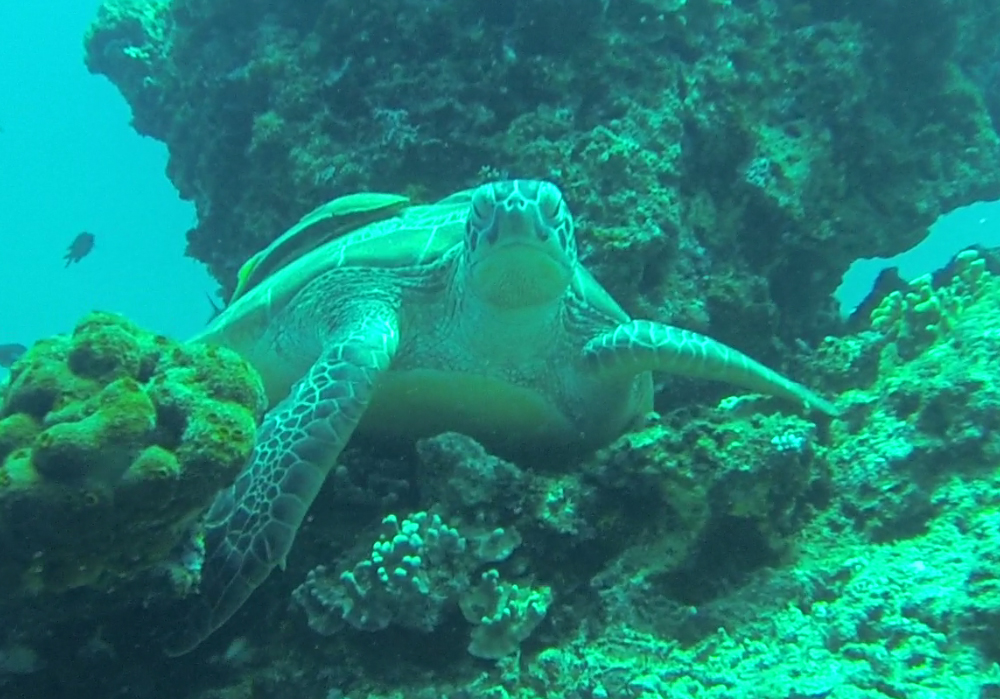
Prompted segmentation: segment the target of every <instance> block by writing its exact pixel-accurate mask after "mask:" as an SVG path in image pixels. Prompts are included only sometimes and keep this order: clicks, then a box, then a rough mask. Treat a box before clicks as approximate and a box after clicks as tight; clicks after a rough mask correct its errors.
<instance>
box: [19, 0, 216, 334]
mask: <svg viewBox="0 0 1000 699" xmlns="http://www.w3.org/2000/svg"><path fill="white" fill-rule="evenodd" d="M99 4H100V3H99V2H98V0H72V1H69V0H59V1H57V2H46V3H15V2H3V3H0V56H2V57H3V59H2V62H0V95H3V99H2V100H0V129H2V130H3V131H2V133H0V172H2V173H3V174H2V186H0V279H2V286H0V290H2V291H0V343H3V342H21V343H24V344H30V343H31V342H33V341H34V340H36V339H38V338H40V337H44V336H48V335H51V334H53V333H57V332H64V331H66V330H69V329H71V328H72V326H73V325H74V323H75V322H76V321H77V320H78V319H79V318H80V316H81V315H83V314H85V313H87V312H88V311H91V310H94V309H102V310H110V311H117V312H120V313H124V314H126V315H128V316H129V317H131V318H132V319H133V320H135V321H137V322H139V323H140V324H142V325H144V326H146V327H149V328H151V329H154V330H156V331H159V332H162V333H165V334H169V335H172V336H175V337H181V338H183V337H187V336H188V335H190V334H192V333H193V332H194V331H196V330H197V329H198V328H200V327H201V326H203V325H204V323H205V320H206V318H207V317H208V313H209V310H210V309H209V305H208V302H207V301H206V299H205V292H206V291H211V290H213V289H214V288H215V286H216V285H215V284H214V282H213V281H212V280H211V279H210V277H209V276H208V274H207V273H206V272H205V270H204V267H203V266H202V265H201V264H200V263H197V262H195V261H193V260H190V259H188V258H185V257H184V256H183V252H184V245H185V232H186V231H187V229H188V228H189V227H190V226H191V224H192V223H193V222H194V216H195V214H194V208H193V206H192V205H191V204H190V203H188V202H183V201H181V200H180V199H179V198H178V196H177V192H176V190H175V189H174V187H173V185H171V184H170V182H169V180H168V179H167V177H166V175H165V174H164V168H165V166H166V162H167V151H166V147H165V146H164V145H163V144H161V143H159V142H156V141H153V140H151V139H148V138H143V137H142V136H139V135H138V134H136V133H135V132H134V131H133V130H132V128H131V126H130V125H129V121H130V119H131V113H130V110H129V107H128V106H127V105H126V103H125V101H124V99H122V97H121V95H120V94H119V93H118V91H117V90H116V89H115V88H114V87H113V86H112V85H111V84H110V83H109V82H108V81H107V80H106V79H105V78H103V77H98V76H93V75H90V74H89V73H88V72H87V69H86V67H85V66H84V64H83V35H84V31H85V29H86V27H87V24H88V23H89V21H90V20H91V19H92V17H93V16H94V14H95V12H96V10H97V7H98V5H99ZM82 230H86V231H90V232H92V233H94V234H95V235H96V236H97V244H96V247H95V249H94V251H93V252H92V253H91V255H90V256H89V257H87V258H86V259H84V260H83V261H82V262H81V263H80V264H77V265H72V266H70V267H69V268H68V269H66V268H65V267H64V264H65V263H64V261H63V259H62V258H63V254H64V252H65V249H66V246H67V245H68V244H69V242H70V241H71V240H72V239H73V238H74V237H75V236H76V235H77V233H79V232H80V231H82Z"/></svg>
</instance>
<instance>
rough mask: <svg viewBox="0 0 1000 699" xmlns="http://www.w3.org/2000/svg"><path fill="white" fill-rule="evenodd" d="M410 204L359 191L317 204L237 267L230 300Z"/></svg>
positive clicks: (394, 197) (403, 199)
mask: <svg viewBox="0 0 1000 699" xmlns="http://www.w3.org/2000/svg"><path fill="white" fill-rule="evenodd" d="M409 203H410V200H409V199H408V198H407V197H405V196H403V195H401V194H382V193H379V192H360V193H357V194H348V195H346V196H343V197H338V198H337V199H334V200H332V201H328V202H326V203H325V204H322V205H320V206H317V207H316V208H315V209H313V210H312V211H310V212H309V213H307V214H306V215H305V216H303V217H302V218H301V219H299V221H298V223H296V224H295V225H294V226H292V227H291V228H289V229H288V230H287V231H285V233H283V234H282V235H281V236H280V237H278V238H277V239H275V240H274V242H272V243H271V244H270V245H268V246H267V247H266V248H264V249H263V250H261V251H260V252H258V253H257V254H255V255H254V256H253V257H251V258H250V259H249V260H247V261H246V262H245V263H244V264H243V266H242V267H240V271H239V273H238V274H237V276H236V289H235V291H233V295H232V298H230V299H229V303H230V304H231V303H232V302H233V301H235V300H236V299H238V298H240V297H241V296H243V295H245V294H246V293H247V292H248V291H249V290H250V289H252V288H254V287H255V286H257V285H258V284H260V282H261V281H262V280H264V279H266V278H268V277H269V276H271V275H272V274H274V273H275V272H277V271H279V270H281V269H282V268H284V267H287V266H288V264H289V263H290V262H292V261H293V260H296V259H298V258H300V257H302V256H304V255H306V254H308V253H309V252H311V251H313V250H315V249H316V248H317V247H319V246H320V245H323V244H324V243H327V242H329V241H331V240H333V239H335V238H338V237H340V236H342V235H344V234H345V233H348V232H350V231H353V230H357V229H358V228H360V227H362V226H365V225H367V224H369V223H372V222H374V221H381V220H384V219H387V218H390V217H392V216H395V215H396V214H397V213H399V212H400V211H401V210H402V209H404V208H405V207H406V206H407V205H408V204H409Z"/></svg>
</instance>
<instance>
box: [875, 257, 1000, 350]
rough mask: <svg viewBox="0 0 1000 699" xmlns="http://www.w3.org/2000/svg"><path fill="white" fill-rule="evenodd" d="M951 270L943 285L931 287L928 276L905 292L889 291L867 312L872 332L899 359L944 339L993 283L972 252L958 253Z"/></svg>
mask: <svg viewBox="0 0 1000 699" xmlns="http://www.w3.org/2000/svg"><path fill="white" fill-rule="evenodd" d="M951 271H952V277H951V280H950V281H949V282H948V283H947V284H940V285H937V286H935V284H934V280H933V278H932V277H931V275H930V274H925V275H923V276H921V277H919V278H917V279H914V280H913V281H912V282H911V283H910V286H911V288H910V290H909V291H906V292H901V291H893V292H892V293H891V294H888V295H887V296H886V297H885V298H884V299H882V301H881V302H880V303H879V305H878V306H877V307H876V308H875V309H874V310H873V311H872V312H871V316H870V320H871V325H872V329H874V330H877V331H878V332H880V333H882V334H883V335H885V336H886V337H887V338H888V339H890V340H892V342H893V344H892V345H890V347H891V349H892V350H894V351H895V352H897V353H898V354H899V356H900V357H902V358H904V359H909V358H912V357H915V356H916V355H918V354H920V353H921V352H923V351H924V350H926V349H927V348H928V347H930V346H931V345H933V344H934V343H936V342H937V341H939V340H941V339H942V338H944V337H946V336H947V335H948V334H949V333H950V331H951V329H952V328H953V327H954V325H955V323H956V321H957V320H958V318H959V316H960V315H961V314H962V312H963V311H964V310H965V309H966V308H968V307H969V306H970V305H971V304H972V303H974V302H975V301H976V300H977V299H979V298H980V296H981V295H982V293H983V290H984V289H985V288H986V287H987V286H988V285H989V284H991V283H993V281H994V277H993V275H991V274H990V272H989V271H988V270H987V268H986V260H985V259H984V258H983V257H981V256H980V255H979V253H978V252H976V251H975V250H964V251H962V252H960V253H959V254H958V255H957V256H956V257H955V260H954V263H953V266H952V270H951Z"/></svg>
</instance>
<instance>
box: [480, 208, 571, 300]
mask: <svg viewBox="0 0 1000 699" xmlns="http://www.w3.org/2000/svg"><path fill="white" fill-rule="evenodd" d="M554 237H555V236H553V234H552V233H551V231H550V230H549V229H548V228H546V227H545V226H540V225H539V221H538V220H537V217H535V216H533V215H532V213H531V212H530V211H523V210H515V211H506V212H504V213H503V214H502V215H498V216H497V217H496V219H495V220H494V222H493V226H492V228H491V230H489V231H488V232H487V233H486V234H485V235H484V240H483V241H482V242H483V244H482V245H481V246H480V249H479V250H478V254H477V255H476V258H477V259H476V260H475V261H474V262H473V264H472V265H471V269H470V272H471V278H470V283H471V286H472V289H473V291H474V292H475V293H476V294H477V295H478V296H479V297H480V298H482V299H483V300H484V301H486V302H488V303H490V304H491V305H494V306H499V307H503V308H517V307H528V306H536V305H539V304H544V303H551V302H553V301H556V300H558V299H560V298H561V297H562V295H563V294H564V293H565V291H566V288H567V286H568V285H569V283H570V279H571V277H572V269H571V267H570V264H569V261H568V260H567V259H566V255H565V254H564V252H563V250H562V248H561V247H560V245H559V243H558V241H557V240H554V239H553V238H554Z"/></svg>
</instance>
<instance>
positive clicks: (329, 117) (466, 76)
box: [86, 0, 1000, 363]
mask: <svg viewBox="0 0 1000 699" xmlns="http://www.w3.org/2000/svg"><path fill="white" fill-rule="evenodd" d="M896 12H899V13H902V14H903V15H905V16H906V17H907V18H909V17H919V18H920V21H916V20H911V21H906V22H905V23H904V24H903V25H902V26H900V22H897V21H896V19H895V13H896ZM345 18H349V19H345ZM998 31H1000V13H998V12H997V10H996V8H995V7H993V6H992V5H991V4H989V3H988V2H986V1H985V0H962V1H957V0H921V1H920V3H919V7H918V8H916V9H912V10H911V9H906V10H903V9H900V8H899V3H898V2H895V1H894V0H882V1H881V2H879V3H878V7H877V9H875V10H873V9H871V8H870V7H869V6H868V4H865V3H856V2H848V3H836V2H828V1H825V0H812V1H811V2H785V1H784V0H763V1H761V2H754V3H750V4H747V3H737V2H713V1H711V0H698V1H696V2H673V1H666V0H615V2H601V0H584V1H583V2H578V3H574V4H573V6H572V8H570V7H569V6H567V5H566V3H565V2H563V1H562V0H541V1H539V2H530V3H529V2H523V3H514V2H500V3H495V4H490V3H488V4H486V5H475V4H469V3H465V2H434V3H430V4H427V3H416V2H413V1H412V0H387V1H386V2H381V3H379V4H378V5H371V6H366V7H365V8H361V7H358V6H357V5H356V4H354V3H349V2H347V1H346V0H323V1H320V0H314V1H310V2H303V3H297V4H295V5H294V6H291V5H289V6H287V7H282V8H277V7H272V6H270V5H268V4H266V3H260V2H250V3H245V2H244V3H236V2H232V1H231V0H175V1H174V2H172V3H169V4H166V3H163V2H146V1H144V0H107V2H105V3H104V5H103V6H102V7H101V9H100V11H99V12H98V15H97V18H96V19H95V21H94V22H93V25H92V26H91V28H90V30H89V33H88V36H87V40H86V48H87V62H88V66H89V67H90V69H91V70H92V71H94V72H97V73H101V74H104V75H107V76H108V77H109V78H110V79H111V80H112V81H113V82H114V83H115V84H116V85H117V86H118V88H119V89H120V90H121V92H122V94H123V95H125V97H126V99H127V100H128V101H129V103H130V104H131V105H132V107H133V112H134V115H135V120H134V124H135V127H136V129H137V130H138V131H139V132H141V133H143V134H147V135H150V136H152V137H154V138H157V139H160V140H162V141H164V142H165V143H166V144H167V146H168V148H169V149H170V153H171V161H170V168H169V174H170V176H171V178H172V180H173V182H174V183H175V184H176V185H177V187H178V189H179V190H180V192H181V193H182V196H184V197H186V198H190V199H192V200H194V202H195V204H196V206H197V210H198V224H197V226H196V227H195V228H194V229H193V230H192V231H191V232H190V234H189V252H190V254H191V255H193V256H194V257H196V258H198V259H200V260H203V261H205V262H207V263H208V264H209V266H210V268H211V269H212V271H213V273H214V274H215V275H216V277H217V278H219V279H220V280H221V281H222V282H223V284H224V285H225V286H226V288H227V289H229V290H231V289H232V288H233V286H234V284H235V275H236V270H237V268H238V267H239V265H240V264H242V262H243V261H244V260H245V259H246V258H247V257H249V255H250V254H251V253H253V252H254V251H256V250H258V249H260V248H262V247H264V245H265V244H267V243H268V242H269V241H270V240H271V239H272V238H273V237H274V236H276V235H278V234H279V233H280V232H281V231H282V230H284V229H285V228H287V226H288V225H289V224H290V223H292V222H293V221H295V220H296V219H297V218H298V217H299V216H301V215H302V214H303V213H305V212H307V211H309V210H311V209H312V207H313V206H315V205H316V203H317V202H319V201H324V200H327V199H329V198H331V197H332V196H336V195H339V194H344V193H347V192H351V191H356V190H376V191H401V192H405V193H407V194H411V195H413V196H414V197H415V198H416V199H421V198H423V199H432V198H436V197H438V196H441V195H445V194H448V193H450V192H452V191H455V190H458V189H462V188H465V187H468V186H471V185H473V184H478V183H479V182H481V181H482V180H483V179H486V178H495V177H500V176H506V175H508V174H512V175H516V176H531V177H539V178H548V179H552V180H554V181H556V182H557V183H558V184H559V186H560V187H561V188H562V189H563V191H565V192H566V193H567V194H568V199H569V201H570V203H571V206H572V207H573V208H574V211H575V213H576V214H577V216H578V217H579V219H580V226H579V228H580V230H581V232H582V236H583V238H584V241H583V242H584V244H583V246H582V250H583V252H584V254H585V255H586V256H587V258H588V265H590V266H591V267H592V268H595V269H596V270H597V274H598V277H599V278H600V279H601V281H602V282H604V283H605V284H606V285H607V286H608V287H609V288H610V290H611V292H612V294H613V295H614V296H615V297H616V298H618V299H619V300H620V301H621V302H622V303H623V304H625V306H626V308H627V309H628V310H630V311H631V312H633V313H634V314H637V315H639V314H641V315H644V316H649V317H653V318H655V319H670V320H673V321H674V322H676V323H679V324H682V325H687V326H690V327H692V328H695V329H699V330H702V331H707V332H709V333H710V334H711V335H713V336H714V337H718V338H719V339H721V340H723V341H727V342H737V341H738V343H739V346H740V347H741V349H746V350H749V351H750V353H751V354H753V355H755V356H758V357H761V358H762V359H765V360H768V361H770V358H769V354H773V353H774V352H775V351H776V348H775V346H774V344H773V342H772V339H771V338H772V337H773V335H775V334H778V335H779V336H780V337H781V338H782V339H784V340H785V341H786V343H787V342H790V341H792V340H794V339H795V338H797V337H798V338H804V339H807V340H810V341H817V340H819V339H821V337H822V336H823V335H824V334H826V330H825V329H824V328H823V325H824V324H826V325H829V324H831V323H833V322H835V319H834V316H833V313H832V309H833V305H832V303H831V302H830V300H829V293H830V292H831V291H832V290H833V288H834V287H835V286H836V285H837V283H838V282H839V279H840V276H841V274H842V273H843V272H844V271H845V270H846V269H847V267H848V265H849V264H850V263H851V262H852V261H853V260H855V259H856V258H858V257H874V256H885V257H888V256H891V255H892V254H894V253H897V252H900V251H902V250H904V249H906V248H908V247H910V246H911V245H913V244H915V243H916V242H918V241H919V240H920V238H921V237H922V236H923V235H924V232H925V230H926V227H927V226H928V225H929V224H930V223H932V222H933V221H934V220H935V218H936V217H937V216H938V215H939V214H940V213H942V212H943V211H947V210H950V209H952V208H954V207H956V206H959V205H961V204H964V203H969V202H972V201H975V200H977V199H989V198H996V197H997V196H1000V175H998V173H1000V139H998V138H997V134H996V130H995V124H994V121H993V120H992V119H991V112H990V104H989V102H988V101H987V95H988V91H989V89H990V87H991V86H992V85H993V84H994V81H993V79H992V78H991V77H990V76H992V75H994V73H995V71H994V70H992V68H991V66H992V65H993V64H992V63H991V62H990V61H991V60H993V59H991V58H990V57H995V54H996V51H995V47H994V42H993V37H995V36H996V34H997V32H998ZM994 106H995V105H994ZM771 363H773V362H771Z"/></svg>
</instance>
